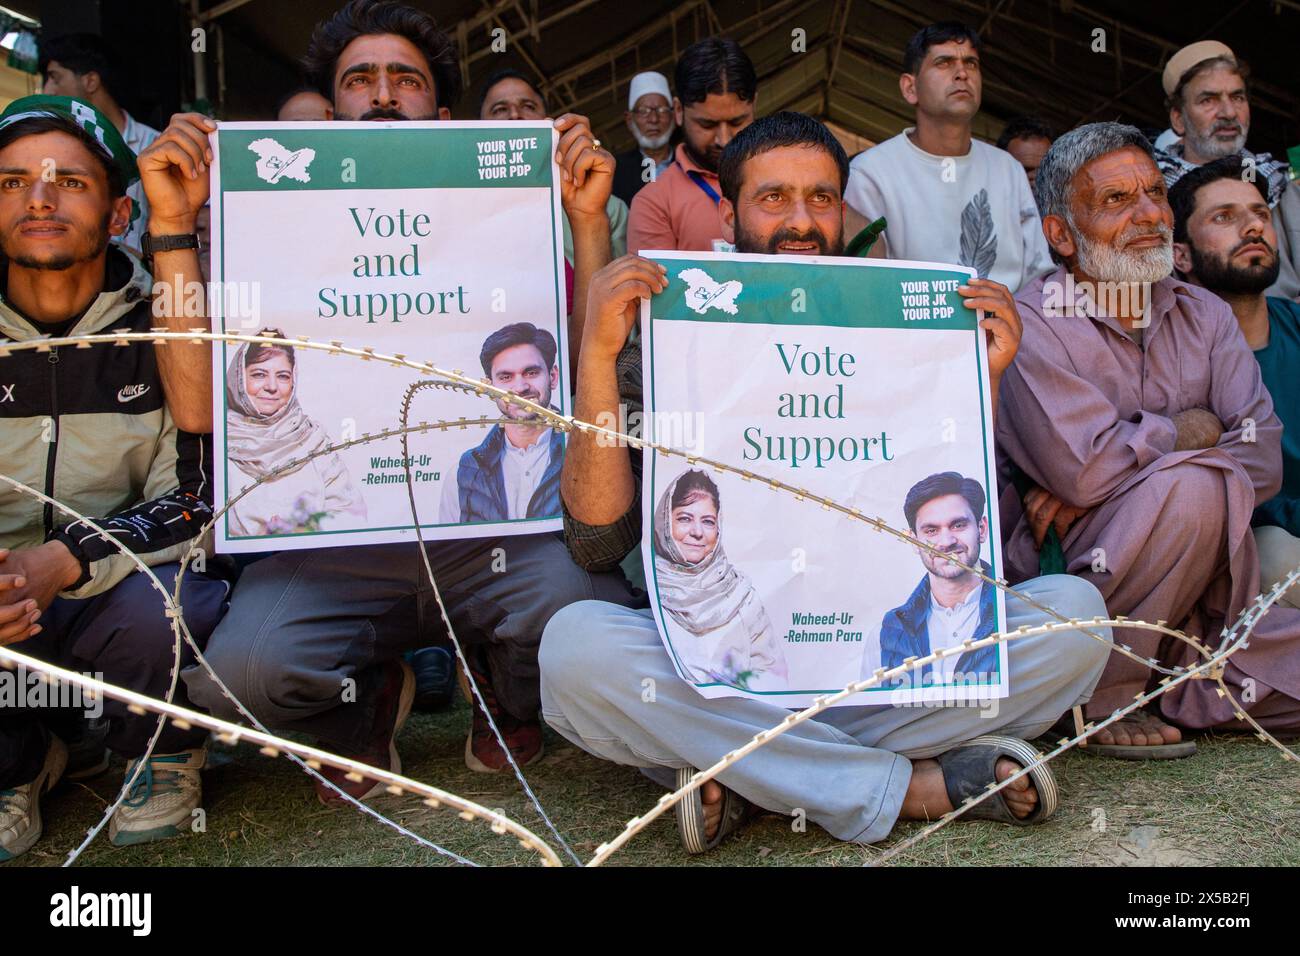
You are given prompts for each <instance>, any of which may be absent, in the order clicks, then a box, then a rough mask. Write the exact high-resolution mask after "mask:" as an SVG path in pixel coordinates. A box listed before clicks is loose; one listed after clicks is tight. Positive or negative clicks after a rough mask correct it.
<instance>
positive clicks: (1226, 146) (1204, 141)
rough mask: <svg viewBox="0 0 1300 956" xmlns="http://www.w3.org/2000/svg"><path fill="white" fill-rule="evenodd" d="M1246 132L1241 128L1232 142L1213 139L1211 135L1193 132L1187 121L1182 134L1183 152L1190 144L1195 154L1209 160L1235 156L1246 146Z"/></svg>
mask: <svg viewBox="0 0 1300 956" xmlns="http://www.w3.org/2000/svg"><path fill="white" fill-rule="evenodd" d="M1246 132H1247V131H1246V130H1242V131H1241V134H1240V135H1239V136H1237V137H1235V138H1234V139H1233V140H1232V142H1230V143H1224V142H1221V141H1219V140H1217V139H1215V138H1214V137H1213V136H1205V137H1202V136H1201V135H1200V134H1199V133H1197V132H1195V131H1194V130H1193V128H1192V125H1191V124H1190V123H1188V124H1187V132H1185V133H1184V134H1183V150H1184V154H1185V153H1186V149H1187V147H1188V146H1189V145H1190V146H1191V147H1192V151H1193V152H1194V153H1196V155H1197V156H1204V157H1206V159H1207V160H1209V161H1213V160H1216V159H1223V158H1224V157H1226V156H1236V155H1237V154H1238V153H1240V152H1241V151H1242V149H1244V148H1245V146H1246Z"/></svg>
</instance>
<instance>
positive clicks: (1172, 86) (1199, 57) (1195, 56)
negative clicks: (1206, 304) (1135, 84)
mask: <svg viewBox="0 0 1300 956" xmlns="http://www.w3.org/2000/svg"><path fill="white" fill-rule="evenodd" d="M1216 56H1222V57H1227V58H1228V59H1229V60H1231V61H1232V62H1233V63H1236V62H1237V58H1236V56H1234V55H1233V52H1232V50H1230V49H1229V48H1228V45H1227V44H1226V43H1220V42H1219V41H1218V40H1200V41H1198V42H1196V43H1192V44H1189V45H1188V46H1185V47H1183V48H1182V49H1181V50H1179V51H1178V52H1177V53H1175V54H1174V55H1173V56H1171V57H1170V58H1169V62H1168V63H1166V64H1165V72H1164V76H1162V77H1161V81H1162V82H1163V84H1164V88H1165V96H1173V95H1174V90H1176V89H1178V81H1179V80H1181V79H1182V78H1183V74H1184V73H1186V72H1187V71H1188V70H1190V69H1191V68H1192V67H1194V66H1195V65H1196V64H1198V63H1201V62H1204V61H1205V60H1210V59H1213V58H1214V57H1216Z"/></svg>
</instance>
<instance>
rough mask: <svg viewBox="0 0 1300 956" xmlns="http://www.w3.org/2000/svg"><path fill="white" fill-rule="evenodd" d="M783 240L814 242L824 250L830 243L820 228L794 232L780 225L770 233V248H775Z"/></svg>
mask: <svg viewBox="0 0 1300 956" xmlns="http://www.w3.org/2000/svg"><path fill="white" fill-rule="evenodd" d="M783 242H815V243H817V246H818V248H820V249H822V250H823V251H825V250H826V249H828V248H830V243H829V242H828V241H827V239H826V234H825V233H824V232H822V231H821V230H820V229H817V228H813V229H809V230H808V231H807V232H796V231H795V230H793V229H790V228H789V227H784V226H783V227H782V228H780V229H778V230H777V231H776V232H775V233H773V234H772V238H771V240H770V246H771V248H773V249H775V248H776V247H777V246H778V245H780V244H781V243H783Z"/></svg>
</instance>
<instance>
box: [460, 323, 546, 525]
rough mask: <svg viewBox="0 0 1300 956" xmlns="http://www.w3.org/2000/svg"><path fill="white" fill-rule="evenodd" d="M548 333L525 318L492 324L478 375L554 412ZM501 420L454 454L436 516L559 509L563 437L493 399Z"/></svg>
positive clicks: (495, 517)
mask: <svg viewBox="0 0 1300 956" xmlns="http://www.w3.org/2000/svg"><path fill="white" fill-rule="evenodd" d="M557 352H558V349H557V347H556V344H555V336H553V335H551V333H550V332H547V331H546V330H545V329H539V328H537V326H535V325H532V324H530V323H528V322H516V323H514V324H513V325H507V326H505V327H504V328H500V329H497V330H496V331H495V332H493V333H492V334H491V335H489V336H488V337H487V339H486V340H485V341H484V342H483V348H482V350H481V351H480V352H479V363H480V364H481V365H482V366H483V380H484V381H485V382H488V383H490V384H492V385H495V386H497V387H498V388H501V389H504V390H506V391H508V392H511V393H512V394H514V395H518V396H519V397H520V398H524V399H527V400H529V401H530V402H534V403H535V404H537V405H541V406H543V407H544V408H549V409H551V410H552V411H556V412H558V411H559V409H558V408H556V407H555V406H554V405H552V404H551V397H552V395H553V394H554V393H555V390H556V389H557V388H558V387H559V384H560V369H559V366H558V365H557V363H556V355H557ZM496 406H497V409H498V410H499V411H500V413H501V417H502V418H506V419H509V423H508V424H505V425H501V424H496V425H493V426H492V428H491V429H490V430H489V431H488V433H487V437H486V438H484V439H483V441H481V442H480V443H479V444H478V445H476V446H475V447H473V448H470V449H469V450H467V451H466V452H464V453H463V454H462V455H461V456H460V460H459V461H458V462H457V464H456V468H455V470H454V472H453V473H452V474H448V475H444V477H443V480H442V499H441V503H440V506H439V512H438V518H439V522H440V523H442V524H471V523H479V522H492V521H515V520H518V519H521V518H549V517H555V516H557V515H559V514H560V468H561V467H562V466H563V464H564V437H563V436H562V435H561V434H560V432H559V431H558V430H556V429H554V428H551V427H549V426H548V425H546V424H545V423H542V422H539V421H538V420H537V418H536V416H535V415H534V413H533V412H531V411H529V410H528V409H526V408H523V407H521V406H519V405H512V404H510V403H509V402H507V401H506V400H504V399H497V400H496Z"/></svg>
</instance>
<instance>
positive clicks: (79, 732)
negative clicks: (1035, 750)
mask: <svg viewBox="0 0 1300 956" xmlns="http://www.w3.org/2000/svg"><path fill="white" fill-rule="evenodd" d="M107 739H108V718H106V717H90V718H87V719H86V720H82V721H79V723H78V726H77V728H76V730H75V732H73V733H70V734H68V735H67V736H66V737H65V738H64V742H65V743H67V745H68V769H67V770H65V771H64V772H63V776H64V777H66V778H67V779H69V780H89V779H90V778H91V777H97V776H99V775H100V774H101V773H103V772H104V771H105V770H107V769H108V762H109V754H108V745H107V744H105V743H104V741H105V740H107Z"/></svg>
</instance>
